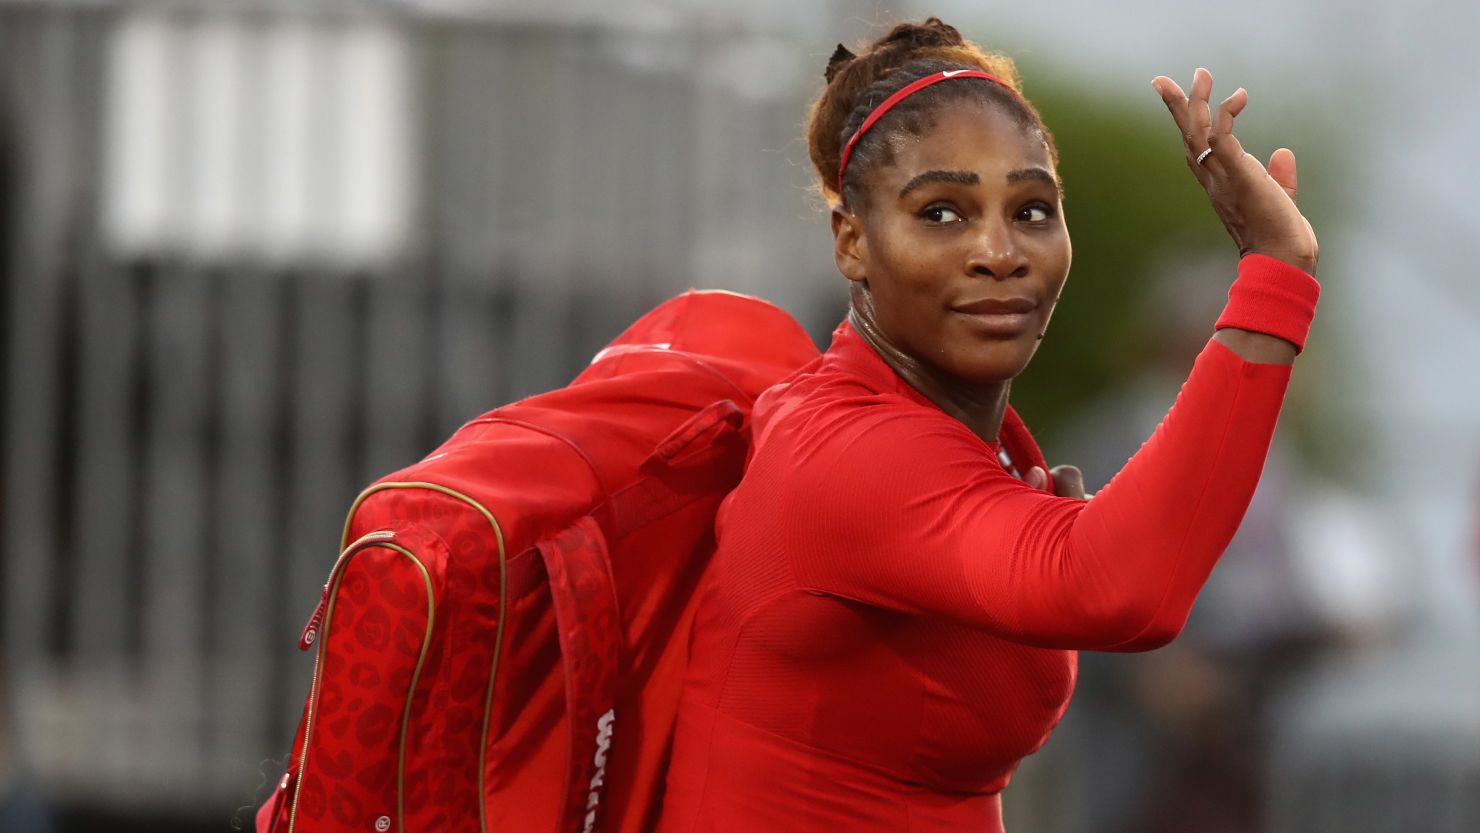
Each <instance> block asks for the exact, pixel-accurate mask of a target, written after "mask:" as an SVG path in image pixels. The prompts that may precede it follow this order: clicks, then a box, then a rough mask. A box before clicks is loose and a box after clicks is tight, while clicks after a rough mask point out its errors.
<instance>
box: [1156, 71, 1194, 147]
mask: <svg viewBox="0 0 1480 833" xmlns="http://www.w3.org/2000/svg"><path fill="white" fill-rule="evenodd" d="M1151 88H1152V89H1154V90H1156V94H1157V95H1159V96H1161V102H1162V103H1163V104H1165V105H1166V106H1167V110H1168V111H1169V112H1171V114H1172V121H1174V122H1176V123H1177V130H1178V132H1180V133H1181V134H1182V139H1183V141H1186V139H1187V94H1186V93H1184V92H1182V88H1181V87H1180V86H1178V85H1177V82H1176V81H1173V80H1172V79H1170V78H1168V77H1166V76H1165V75H1158V76H1156V77H1155V78H1153V79H1151Z"/></svg>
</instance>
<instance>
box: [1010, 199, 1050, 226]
mask: <svg viewBox="0 0 1480 833" xmlns="http://www.w3.org/2000/svg"><path fill="white" fill-rule="evenodd" d="M1018 217H1020V218H1021V219H1023V220H1026V221H1028V222H1030V223H1044V222H1047V221H1049V220H1050V219H1052V218H1053V207H1052V206H1049V205H1044V204H1043V203H1041V202H1035V203H1033V204H1032V205H1025V206H1023V207H1022V208H1021V209H1020V210H1019V211H1018Z"/></svg>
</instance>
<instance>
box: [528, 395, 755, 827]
mask: <svg viewBox="0 0 1480 833" xmlns="http://www.w3.org/2000/svg"><path fill="white" fill-rule="evenodd" d="M744 423H745V414H744V412H743V411H741V410H740V407H739V406H738V405H736V404H735V403H734V402H732V401H730V400H728V399H724V400H720V401H718V402H715V403H712V404H710V405H709V406H707V407H705V408H703V409H702V410H700V411H698V412H697V413H695V414H694V415H693V416H692V417H690V418H689V419H688V420H686V421H685V422H684V423H683V424H682V425H680V426H679V427H678V428H677V429H675V430H674V431H673V432H672V433H670V434H669V435H668V437H667V438H666V439H664V440H663V441H662V442H661V443H659V444H658V445H657V447H656V448H654V449H653V452H652V454H650V455H649V456H648V458H647V460H645V461H644V462H643V464H642V466H641V468H640V469H639V472H640V475H639V477H638V478H637V480H636V481H635V482H634V483H632V484H631V485H629V486H626V487H624V488H622V489H621V490H619V491H617V492H616V493H615V494H614V495H612V497H611V498H610V499H609V500H607V501H606V502H604V503H603V504H602V505H601V506H599V507H597V509H596V510H594V511H593V512H592V514H590V515H587V516H586V517H584V518H582V519H581V520H579V521H577V522H576V523H575V524H573V525H571V526H570V527H569V528H567V529H566V530H565V531H563V532H561V533H560V534H559V535H556V536H554V537H553V538H550V539H549V540H547V541H544V542H542V543H540V544H539V545H537V549H538V550H539V553H540V558H541V560H542V561H543V563H544V566H545V573H546V575H547V577H548V578H549V582H550V597H551V599H552V601H553V603H554V607H555V624H556V629H557V630H558V631H559V636H560V661H561V665H562V668H563V670H564V673H565V708H566V715H567V717H568V719H569V740H570V752H569V762H570V764H569V767H568V768H567V771H566V783H565V788H564V792H563V796H564V809H563V810H562V811H561V816H560V818H561V821H560V827H559V831H560V833H576V831H580V833H592V831H593V830H595V826H596V814H597V813H596V811H597V806H598V805H599V803H600V801H601V791H602V787H603V786H604V784H605V781H606V759H607V753H608V751H609V750H610V748H611V739H612V730H613V724H614V723H615V721H616V712H615V707H616V699H617V687H618V682H619V678H620V663H621V646H622V638H623V629H622V620H621V617H620V616H619V611H618V609H617V594H616V587H615V584H614V583H613V580H612V571H611V560H610V558H609V556H608V553H607V547H606V542H607V540H608V538H607V537H606V536H605V535H603V533H602V529H603V527H604V528H605V529H606V530H608V531H609V532H610V534H611V538H610V540H612V541H616V540H618V539H620V538H621V537H623V536H624V535H626V534H627V533H629V532H632V531H633V530H636V529H639V528H641V527H644V526H646V525H648V524H650V523H653V522H655V521H657V520H660V519H662V518H664V517H666V516H667V515H669V514H672V513H673V512H676V511H678V510H679V509H682V508H683V507H685V506H687V505H689V504H691V503H693V501H694V500H695V499H696V498H699V497H703V496H704V495H705V494H707V492H706V491H704V489H705V488H711V489H712V487H713V482H712V478H711V479H710V481H709V482H705V483H703V484H701V486H700V488H699V491H695V490H694V489H693V488H684V487H685V483H684V482H683V478H682V477H681V476H676V475H681V474H682V473H683V471H684V470H685V469H689V470H691V471H702V469H694V468H691V467H695V466H698V465H699V464H700V463H703V462H710V461H713V459H714V456H713V451H714V448H715V446H716V445H717V444H718V443H719V442H720V441H721V440H722V439H723V438H725V437H728V436H730V435H732V434H734V433H736V432H738V431H740V430H741V429H742V427H743V426H744ZM721 453H723V452H721ZM687 485H688V486H690V487H693V486H694V485H695V484H692V483H689V484H687ZM598 518H600V519H601V520H600V521H599V520H598ZM603 521H604V523H603Z"/></svg>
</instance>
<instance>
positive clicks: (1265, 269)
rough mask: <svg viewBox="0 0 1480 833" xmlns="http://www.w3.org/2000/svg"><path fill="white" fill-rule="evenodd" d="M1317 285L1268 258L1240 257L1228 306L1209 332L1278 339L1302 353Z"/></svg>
mask: <svg viewBox="0 0 1480 833" xmlns="http://www.w3.org/2000/svg"><path fill="white" fill-rule="evenodd" d="M1320 297H1321V285H1320V284H1319V283H1317V282H1316V279H1315V278H1314V277H1312V276H1311V275H1310V274H1309V273H1308V272H1306V271H1305V270H1303V269H1300V268H1299V267H1296V266H1291V265H1290V264H1288V263H1285V262H1284V261H1282V260H1276V259H1275V258H1272V257H1269V256H1268V255H1260V254H1251V255H1244V256H1243V258H1241V259H1240V260H1239V262H1238V280H1236V281H1234V282H1233V285H1232V286H1230V287H1228V304H1227V306H1225V307H1224V308H1223V314H1222V315H1220V316H1218V322H1217V323H1216V324H1214V325H1213V329H1215V330H1221V329H1223V328H1224V327H1237V328H1239V329H1241V330H1253V331H1254V332H1256V333H1266V334H1268V335H1272V336H1278V337H1279V338H1282V339H1284V340H1285V341H1288V342H1290V343H1291V344H1293V345H1295V352H1296V353H1299V352H1301V351H1302V350H1304V349H1305V339H1306V337H1307V336H1308V335H1310V325H1311V321H1312V320H1313V319H1314V318H1315V315H1316V301H1318V300H1319V299H1320Z"/></svg>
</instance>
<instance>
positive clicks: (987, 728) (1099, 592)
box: [659, 322, 1291, 833]
mask: <svg viewBox="0 0 1480 833" xmlns="http://www.w3.org/2000/svg"><path fill="white" fill-rule="evenodd" d="M1290 372H1291V368H1290V366H1288V365H1273V364H1254V363H1250V362H1246V361H1244V360H1243V359H1241V358H1239V357H1238V355H1237V354H1235V353H1234V352H1233V351H1232V350H1230V349H1229V348H1227V347H1225V346H1224V345H1222V344H1220V343H1218V342H1216V341H1209V342H1208V344H1207V346H1206V347H1205V348H1204V349H1203V351H1202V353H1201V354H1200V355H1199V356H1198V357H1197V360H1196V362H1195V365H1194V368H1193V370H1192V373H1191V375H1190V376H1189V378H1188V380H1187V382H1186V384H1185V385H1184V387H1183V389H1182V391H1181V393H1180V395H1179V396H1178V398H1177V401H1176V403H1175V405H1174V407H1173V408H1172V409H1171V411H1170V413H1168V415H1167V417H1166V418H1165V420H1164V421H1163V422H1162V424H1161V425H1160V426H1159V427H1158V428H1157V430H1156V432H1155V433H1154V435H1153V436H1152V437H1151V438H1150V439H1149V440H1148V441H1147V442H1146V443H1145V444H1144V445H1143V446H1142V448H1141V449H1140V451H1138V452H1137V453H1136V455H1135V456H1134V457H1133V458H1131V460H1130V461H1129V462H1128V463H1127V464H1126V466H1125V468H1124V469H1123V470H1122V471H1121V472H1120V473H1119V474H1117V475H1116V476H1115V478H1113V479H1112V480H1111V481H1110V483H1109V484H1108V485H1106V486H1105V488H1104V489H1102V490H1101V491H1100V492H1099V493H1098V494H1097V495H1096V496H1095V497H1094V498H1093V499H1092V500H1091V501H1088V502H1085V501H1080V500H1075V499H1071V498H1061V497H1055V496H1053V495H1052V494H1049V493H1045V492H1044V491H1041V490H1035V489H1033V488H1031V487H1029V486H1028V485H1027V484H1025V483H1023V482H1022V481H1021V480H1018V479H1016V478H1014V477H1012V476H1011V475H1010V474H1008V473H1007V471H1005V470H1004V467H1003V464H1002V463H1001V462H1000V461H999V457H998V448H997V444H996V443H987V442H983V441H982V440H981V439H979V438H978V437H976V436H975V435H974V434H972V433H971V432H970V431H969V430H968V429H967V428H966V427H965V426H964V425H963V424H962V423H960V422H958V421H957V420H955V419H953V418H952V417H950V416H949V415H947V414H946V413H945V412H943V411H941V410H940V409H939V408H938V407H936V406H935V405H934V404H932V403H931V402H930V401H929V400H927V399H926V398H925V397H923V396H922V395H921V394H919V393H918V392H917V391H915V390H914V389H913V388H911V387H910V386H909V385H908V384H907V383H905V382H904V381H903V380H902V379H901V378H900V377H899V376H898V375H896V374H895V373H894V372H893V371H892V370H891V369H890V368H889V367H888V365H886V364H885V363H884V362H883V361H882V360H881V359H880V358H879V357H878V355H877V354H876V353H875V352H874V351H873V350H872V349H871V348H870V347H869V346H868V345H867V344H866V343H865V342H864V341H863V340H862V339H861V338H860V337H859V336H858V335H857V333H856V332H855V331H854V330H853V329H852V328H851V326H849V325H848V324H847V323H846V322H845V323H844V324H843V325H841V326H840V327H839V328H838V329H837V331H836V332H835V334H834V338H833V343H832V346H831V348H830V349H829V350H828V352H827V353H826V354H824V356H823V357H822V358H821V359H819V360H818V361H816V362H813V363H812V364H810V365H808V366H807V367H806V368H804V369H803V370H802V371H801V372H799V373H798V374H796V375H795V376H793V377H792V378H790V379H789V380H787V381H786V382H783V383H782V384H780V385H778V386H776V387H773V388H772V389H770V390H769V391H767V392H766V393H765V394H763V395H762V397H761V398H760V399H759V400H758V401H757V404H756V407H755V411H754V430H755V437H756V445H755V448H754V449H753V451H752V458H751V460H750V463H749V468H748V469H747V472H746V475H745V478H744V479H743V480H742V482H741V485H740V486H739V488H737V489H736V491H735V492H733V493H732V494H731V495H730V496H729V497H728V498H727V499H726V501H725V503H724V504H723V505H722V507H721V509H720V515H719V519H718V527H717V529H718V535H719V549H718V552H717V553H716V555H715V558H714V561H713V563H712V564H711V569H710V572H709V573H708V575H707V578H706V582H705V590H704V596H703V597H702V598H701V603H700V606H699V613H698V618H697V620H696V623H695V627H694V633H693V642H692V651H691V658H690V665H689V673H688V676H687V677H686V680H685V686H684V694H683V701H682V704H681V706H680V712H679V729H678V734H677V738H676V741H675V744H676V745H675V749H674V758H673V764H672V766H671V767H670V770H669V791H668V798H667V804H666V806H665V810H664V816H663V823H662V825H661V826H660V828H659V829H660V831H661V832H662V833H696V832H697V831H703V832H704V833H710V832H711V831H730V832H732V833H734V832H737V831H757V832H758V833H759V832H760V831H764V833H788V831H798V833H800V831H816V830H848V831H863V832H864V833H867V831H901V830H909V831H912V833H932V831H942V833H943V832H944V831H951V833H962V832H963V831H1000V830H1001V821H1000V815H999V811H998V799H997V793H998V792H999V791H1000V790H1001V789H1002V788H1003V787H1004V786H1006V784H1007V783H1008V780H1009V778H1010V776H1011V774H1012V771H1013V770H1014V768H1015V767H1016V766H1017V764H1018V762H1019V761H1020V760H1021V759H1022V758H1023V756H1025V755H1027V754H1029V753H1031V752H1033V751H1034V750H1036V749H1037V748H1038V747H1039V746H1040V745H1042V743H1043V742H1044V741H1045V740H1046V739H1047V737H1048V734H1049V732H1050V731H1051V730H1052V729H1053V727H1054V726H1055V725H1056V724H1057V722H1058V720H1059V718H1060V716H1061V715H1062V714H1063V711H1064V709H1065V707H1066V705H1067V703H1068V700H1069V696H1070V694H1071V692H1072V690H1073V687H1074V680H1075V670H1076V656H1077V655H1076V654H1075V651H1076V650H1084V649H1092V650H1112V651H1136V650H1147V649H1150V648H1155V647H1157V646H1159V645H1163V644H1165V643H1166V642H1167V641H1169V640H1170V639H1172V638H1173V637H1174V636H1175V635H1176V634H1177V633H1178V631H1179V630H1180V629H1181V627H1182V625H1183V623H1184V622H1185V620H1186V618H1187V615H1188V612H1189V609H1190V607H1191V605H1192V602H1193V598H1194V597H1195V596H1196V594H1197V592H1198V590H1199V589H1200V588H1201V587H1202V585H1203V582H1204V581H1205V580H1206V578H1207V576H1208V574H1209V572H1210V571H1211V570H1212V568H1213V565H1214V564H1215V563H1216V561H1217V560H1218V557H1219V556H1220V555H1221V553H1222V552H1223V550H1224V548H1225V547H1226V546H1227V544H1228V542H1229V540H1230V539H1231V538H1232V536H1233V533H1234V531H1235V529H1236V528H1237V527H1238V525H1239V522H1240V520H1241V519H1242V517H1243V514H1244V511H1245V509H1246V507H1247V506H1248V503H1249V499H1250V497H1251V496H1252V494H1253V491H1254V486H1255V483H1256V481H1257V480H1258V479H1259V474H1260V470H1261V468H1262V466H1263V464H1264V459H1265V456H1266V453H1267V451H1268V448H1269V443H1270V439H1271V436H1272V434H1273V432H1274V427H1275V422H1276V419H1277V417H1278V415H1279V412H1280V406H1281V403H1282V401H1283V398H1284V394H1285V389H1286V385H1287V383H1288V381H1289V377H1290ZM1003 436H1004V438H1006V439H1008V440H1009V441H1011V438H1010V437H1009V436H1008V434H1007V433H1006V432H1005V431H1004V434H1003Z"/></svg>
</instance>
